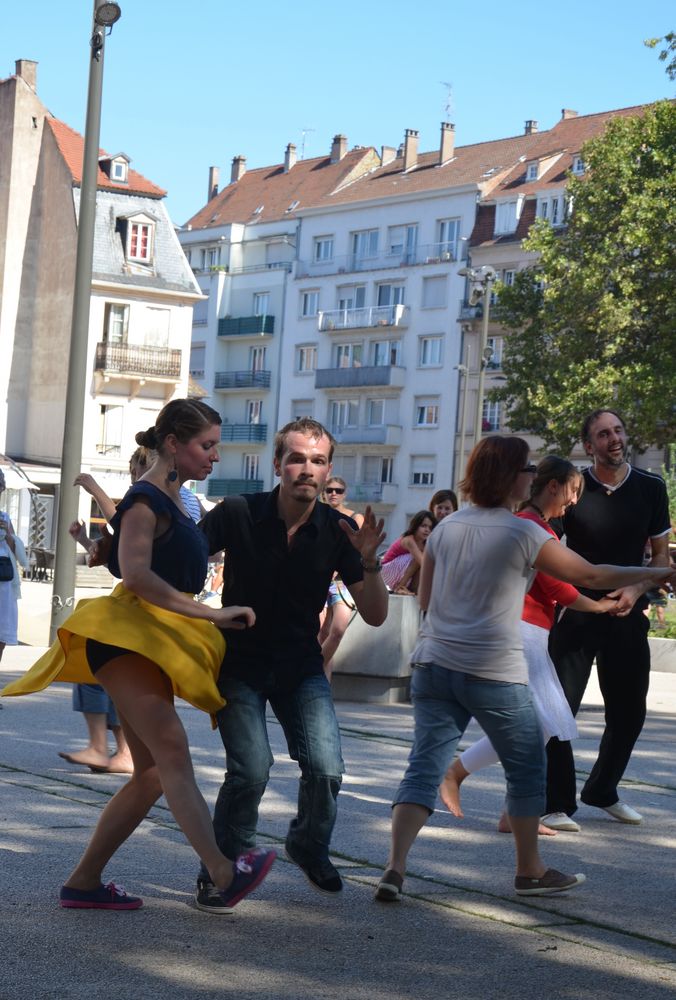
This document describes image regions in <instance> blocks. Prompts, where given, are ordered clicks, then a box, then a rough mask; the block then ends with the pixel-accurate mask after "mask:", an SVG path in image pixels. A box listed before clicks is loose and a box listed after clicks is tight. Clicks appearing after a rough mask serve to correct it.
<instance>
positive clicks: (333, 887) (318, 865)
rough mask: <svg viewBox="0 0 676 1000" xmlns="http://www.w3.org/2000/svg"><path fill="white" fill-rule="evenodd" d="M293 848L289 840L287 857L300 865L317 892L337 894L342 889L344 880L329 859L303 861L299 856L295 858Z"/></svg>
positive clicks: (330, 894)
mask: <svg viewBox="0 0 676 1000" xmlns="http://www.w3.org/2000/svg"><path fill="white" fill-rule="evenodd" d="M293 850H294V849H293V847H291V845H290V844H289V843H288V841H287V844H286V856H287V858H288V859H289V861H293V863H294V865H298V867H299V868H300V870H301V871H302V873H303V875H304V876H305V878H306V879H307V880H308V882H309V883H310V885H311V886H312V888H313V889H316V890H317V892H323V893H325V894H326V895H327V896H335V894H336V893H337V892H341V891H342V888H343V880H342V878H341V877H340V875H339V874H338V871H337V869H336V868H334V867H333V865H332V864H331V862H330V861H329V860H328V859H327V860H326V861H319V860H315V861H309V862H303V861H300V860H299V859H298V858H297V857H296V858H294V856H293Z"/></svg>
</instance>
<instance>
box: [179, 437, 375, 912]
mask: <svg viewBox="0 0 676 1000" xmlns="http://www.w3.org/2000/svg"><path fill="white" fill-rule="evenodd" d="M333 448H334V440H333V438H332V437H331V435H330V434H329V432H328V431H327V430H326V429H325V428H324V427H323V426H322V425H321V424H319V423H317V421H315V420H310V419H307V418H304V419H302V420H296V421H294V422H292V423H291V424H287V425H286V427H284V428H282V430H281V431H279V433H278V434H277V437H276V438H275V457H274V462H275V472H276V473H277V475H278V476H279V478H280V484H279V486H278V487H277V488H276V489H275V490H273V491H272V492H271V493H258V494H247V495H245V496H238V497H231V498H228V499H226V500H223V501H222V502H221V503H220V504H218V506H216V507H215V508H214V509H213V510H211V511H210V512H209V513H208V514H207V516H206V517H205V518H204V520H203V521H202V522H201V527H202V529H203V531H204V532H205V534H206V536H207V538H208V540H209V551H210V552H216V551H219V550H220V549H225V550H226V559H225V571H224V583H223V593H222V601H223V604H224V605H230V604H234V603H237V604H239V603H241V604H242V605H244V606H246V605H248V606H250V607H252V608H253V609H254V611H255V613H256V623H255V625H254V626H253V628H249V629H244V630H242V631H234V632H232V631H230V632H227V633H226V644H227V649H226V654H225V659H224V661H223V666H222V668H221V675H220V680H219V688H220V691H221V693H222V694H223V696H224V697H225V699H226V706H225V708H223V709H222V710H221V711H220V712H219V713H218V717H217V719H218V728H219V730H220V734H221V738H222V740H223V745H224V747H225V751H226V761H227V771H226V775H225V781H224V783H223V785H222V787H221V790H220V792H219V794H218V799H217V802H216V808H215V811H214V830H215V833H216V840H217V842H218V845H219V847H220V848H221V850H222V851H223V853H224V854H225V855H227V857H233V858H234V857H237V856H238V855H239V854H241V853H242V851H243V850H245V848H244V847H243V845H247V847H253V846H254V844H255V838H256V825H257V821H258V807H259V803H260V800H261V798H262V796H263V792H264V791H265V786H266V784H267V781H268V775H269V771H270V767H271V765H272V762H273V760H272V753H271V751H270V743H269V740H268V733H267V725H266V719H265V711H266V705H267V704H268V703H269V704H270V707H271V709H272V711H273V712H274V714H275V716H276V717H277V719H278V721H279V723H280V724H281V726H282V729H283V730H284V736H285V738H286V742H287V746H288V749H289V755H290V757H291V758H292V760H296V761H297V762H298V765H299V767H300V772H301V775H300V788H299V794H298V812H297V815H296V817H295V818H294V819H293V820H292V821H291V824H290V827H289V831H288V834H287V838H286V852H287V855H288V856H289V857H290V858H291V860H292V861H294V862H295V863H296V864H297V865H298V866H299V868H301V870H302V871H303V873H304V874H305V876H306V877H307V879H308V880H309V882H310V883H311V885H312V886H313V887H314V888H315V889H318V890H319V891H320V892H325V893H332V894H333V893H337V892H340V890H341V888H342V881H341V878H340V875H339V874H338V872H337V871H336V869H335V868H334V866H333V865H332V864H331V862H330V860H329V843H330V839H331V833H332V830H333V826H334V823H335V820H336V800H337V797H338V792H339V790H340V785H341V781H342V774H343V769H344V768H343V760H342V757H341V750H340V734H339V731H338V722H337V719H336V714H335V710H334V706H333V700H332V698H331V688H330V685H329V682H328V680H327V679H326V675H325V674H324V661H323V658H322V651H321V647H320V645H319V643H318V641H317V634H318V632H319V614H320V612H321V610H322V608H323V607H324V602H325V601H326V595H327V593H328V590H329V584H330V583H331V579H332V577H333V574H334V573H335V572H338V574H339V575H340V578H341V580H343V582H344V583H345V586H346V587H347V589H348V590H349V592H350V594H351V596H352V600H353V601H354V603H355V604H356V606H357V609H358V611H359V613H360V614H361V616H362V618H363V619H364V621H366V622H367V623H368V624H369V625H381V624H382V623H383V622H384V621H385V618H386V617H387V603H388V595H387V588H386V587H385V585H384V583H383V581H382V579H381V576H380V560H379V559H378V558H377V556H376V552H377V549H378V546H379V545H380V544H381V543H382V541H383V539H384V537H385V536H384V534H383V530H382V529H383V522H382V520H380V521H376V518H375V516H374V514H373V512H372V511H371V509H370V508H369V507H367V508H366V511H365V513H364V523H363V524H362V526H361V528H357V525H356V524H355V522H354V521H353V520H352V519H351V518H349V517H346V516H345V515H344V514H340V513H338V512H337V511H335V510H333V509H332V508H331V507H329V506H328V504H323V503H320V502H318V499H317V498H318V496H319V494H320V493H321V492H322V490H323V488H324V484H325V482H326V480H327V478H328V477H329V475H330V473H331V458H332V455H333ZM240 598H241V601H240ZM197 906H198V908H199V909H201V910H205V911H207V912H210V913H222V912H228V911H226V910H225V909H224V908H223V906H222V902H221V900H220V896H219V894H218V892H217V891H216V890H215V889H214V887H213V886H212V884H211V883H210V881H209V879H208V876H207V873H206V870H205V869H204V868H203V869H202V871H201V873H200V877H199V879H198V888H197Z"/></svg>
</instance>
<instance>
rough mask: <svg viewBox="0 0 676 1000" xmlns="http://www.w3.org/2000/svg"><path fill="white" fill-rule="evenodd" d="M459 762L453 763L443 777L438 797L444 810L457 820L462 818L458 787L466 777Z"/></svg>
mask: <svg viewBox="0 0 676 1000" xmlns="http://www.w3.org/2000/svg"><path fill="white" fill-rule="evenodd" d="M468 773H469V772H468V771H465V769H464V767H463V766H462V764H461V763H460V761H459V760H455V761H453V763H452V764H451V766H450V767H449V769H448V771H446V774H445V775H444V780H443V781H442V782H441V784H440V785H439V795H440V796H441V801H442V802H443V803H444V805H445V806H446V808H447V809H448V811H449V812H450V813H453V815H454V816H457V817H458V819H462V818H463V817H464V813H463V811H462V809H461V807H460V785H461V784H462V783H463V781H464V780H465V778H466V777H467V775H468Z"/></svg>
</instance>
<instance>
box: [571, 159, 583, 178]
mask: <svg viewBox="0 0 676 1000" xmlns="http://www.w3.org/2000/svg"><path fill="white" fill-rule="evenodd" d="M584 169H585V168H584V160H583V159H582V157H581V156H575V157H574V158H573V173H574V174H577V175H578V176H579V175H580V174H583V173H584Z"/></svg>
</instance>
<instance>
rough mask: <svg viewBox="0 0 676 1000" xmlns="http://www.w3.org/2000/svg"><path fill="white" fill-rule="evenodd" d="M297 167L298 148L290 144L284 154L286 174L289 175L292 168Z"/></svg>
mask: <svg viewBox="0 0 676 1000" xmlns="http://www.w3.org/2000/svg"><path fill="white" fill-rule="evenodd" d="M295 165H296V147H295V145H294V144H293V143H292V142H290V143H289V145H288V146H287V147H286V150H285V152H284V173H285V174H288V172H289V170H291V167H295Z"/></svg>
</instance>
